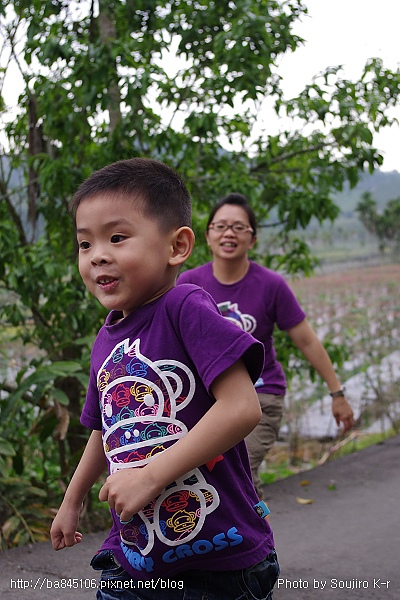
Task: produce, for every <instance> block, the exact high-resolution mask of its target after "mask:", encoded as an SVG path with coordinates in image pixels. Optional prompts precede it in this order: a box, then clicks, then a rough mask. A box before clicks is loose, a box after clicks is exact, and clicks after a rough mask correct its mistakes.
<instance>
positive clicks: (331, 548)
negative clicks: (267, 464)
mask: <svg viewBox="0 0 400 600" xmlns="http://www.w3.org/2000/svg"><path fill="white" fill-rule="evenodd" d="M399 455H400V436H396V437H394V438H392V439H390V440H387V441H385V442H384V443H382V444H379V445H377V446H371V447H369V448H366V449H365V450H361V451H359V452H356V453H354V454H351V455H348V456H344V457H342V458H338V459H337V460H334V461H331V462H328V463H325V464H324V465H322V466H320V467H317V468H315V469H312V470H311V471H307V472H305V473H301V474H298V475H294V476H292V477H289V478H288V479H285V480H282V481H278V482H276V483H274V484H272V485H270V486H268V487H267V488H266V493H267V496H269V498H270V499H269V500H268V505H269V507H270V509H271V515H270V517H269V518H270V522H271V525H272V527H273V529H274V534H275V541H276V547H277V551H278V554H279V560H280V564H281V574H280V578H279V581H278V583H277V585H276V588H275V592H274V600H370V599H371V598H373V599H374V600H376V599H378V600H398V599H399V598H400V570H399V566H398V557H399V551H400V527H399V503H398V499H399V498H400V469H399V466H398V464H399ZM305 482H307V485H304V483H305ZM299 500H300V501H301V502H302V503H300V502H299ZM306 502H308V503H306ZM103 538H104V534H103V533H96V534H89V535H85V536H84V540H83V541H82V543H81V544H78V545H77V546H75V547H74V548H67V549H65V550H62V551H60V552H54V551H53V550H52V548H51V545H50V543H40V544H34V545H33V546H26V547H23V548H15V549H13V550H9V551H6V552H3V553H0V573H1V576H0V597H1V598H2V600H12V599H13V598H15V599H18V600H46V599H48V600H80V598H95V595H96V587H97V575H96V573H95V572H94V571H93V570H92V569H91V568H90V567H89V561H90V559H91V557H92V555H93V554H94V552H96V551H97V550H98V548H99V547H100V544H101V542H102V540H103Z"/></svg>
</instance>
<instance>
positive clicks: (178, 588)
mask: <svg viewBox="0 0 400 600" xmlns="http://www.w3.org/2000/svg"><path fill="white" fill-rule="evenodd" d="M91 565H92V567H93V568H94V569H96V570H102V574H101V577H100V581H99V589H98V591H97V595H96V598H97V600H271V599H272V588H273V587H274V584H275V582H276V580H277V578H278V575H279V564H278V560H277V556H276V552H275V551H272V552H271V553H270V554H269V555H268V556H267V557H266V558H265V559H264V560H263V561H261V562H260V563H258V564H257V565H254V566H252V567H248V568H246V569H240V570H238V571H185V572H183V573H180V574H179V575H174V576H173V577H171V578H168V579H160V578H154V579H152V580H149V581H137V580H135V579H133V578H132V577H131V576H130V575H129V574H128V573H127V572H126V571H124V569H123V568H122V567H121V566H119V565H118V564H117V563H116V561H115V559H114V555H113V553H112V552H111V551H110V550H103V551H102V552H100V553H99V554H96V556H95V557H94V558H93V559H92V562H91Z"/></svg>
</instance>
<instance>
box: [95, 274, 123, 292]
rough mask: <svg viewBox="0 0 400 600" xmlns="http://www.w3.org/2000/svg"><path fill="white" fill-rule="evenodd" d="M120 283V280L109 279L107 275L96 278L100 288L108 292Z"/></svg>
mask: <svg viewBox="0 0 400 600" xmlns="http://www.w3.org/2000/svg"><path fill="white" fill-rule="evenodd" d="M117 283H118V279H116V278H115V277H107V276H105V275H100V276H99V277H96V284H97V285H98V286H100V287H101V288H102V289H103V290H108V289H111V288H114V287H115V286H116V284H117Z"/></svg>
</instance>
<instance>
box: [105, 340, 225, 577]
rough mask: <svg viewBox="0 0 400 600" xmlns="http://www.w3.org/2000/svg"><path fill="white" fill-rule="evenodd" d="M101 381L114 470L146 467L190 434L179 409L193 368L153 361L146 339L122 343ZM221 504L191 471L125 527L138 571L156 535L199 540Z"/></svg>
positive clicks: (167, 540) (172, 541) (188, 396)
mask: <svg viewBox="0 0 400 600" xmlns="http://www.w3.org/2000/svg"><path fill="white" fill-rule="evenodd" d="M97 386H98V389H99V394H100V407H101V411H102V422H103V445H104V452H105V455H106V457H107V460H108V462H109V466H110V474H112V473H114V472H115V471H116V470H118V469H124V468H132V467H143V466H145V465H146V464H148V463H149V462H150V461H151V460H152V459H153V458H154V456H155V455H156V454H157V453H159V452H162V451H164V450H166V449H167V448H168V447H169V446H171V445H172V444H173V443H175V442H176V441H177V440H178V439H179V438H181V437H182V436H184V435H185V434H186V433H187V427H186V425H185V423H184V422H183V421H181V420H179V419H178V417H177V414H178V413H179V411H181V410H182V409H183V408H185V407H186V406H187V405H188V404H189V403H190V401H191V400H192V398H193V394H194V390H195V379H194V376H193V373H192V372H191V370H190V369H189V368H188V367H187V366H186V365H184V364H183V363H181V362H179V361H173V360H157V361H151V360H150V359H149V358H147V357H146V356H144V355H143V354H141V352H140V340H139V339H136V340H135V341H134V342H133V343H132V344H129V339H125V340H124V341H123V342H122V343H119V344H118V345H116V346H115V348H114V349H113V351H112V352H111V353H110V354H109V356H108V357H107V358H106V360H105V361H104V363H103V365H102V366H101V368H100V369H99V372H98V375H97ZM218 505H219V496H218V493H217V491H216V489H215V488H214V487H213V486H212V485H210V484H208V483H207V481H206V479H205V478H204V476H203V474H202V472H201V471H200V470H199V469H194V470H193V471H191V472H190V473H187V474H186V475H184V476H183V477H181V478H179V479H178V480H177V481H175V482H173V483H172V484H171V485H170V486H168V488H166V489H165V490H164V491H163V492H162V494H161V495H160V496H158V498H156V499H155V500H154V501H153V502H152V503H151V504H149V505H147V506H146V507H145V508H144V509H143V510H142V511H140V512H139V513H138V514H137V515H135V516H134V517H133V519H132V520H131V521H130V522H129V523H127V524H126V525H123V527H122V529H121V547H122V549H123V551H124V554H125V556H126V558H127V560H128V561H129V562H130V563H131V564H132V565H133V566H134V567H135V568H137V563H138V552H137V551H138V550H139V551H140V553H141V556H146V555H147V554H148V553H149V552H150V551H151V549H152V548H153V545H154V541H155V537H157V538H158V539H159V540H161V541H162V542H163V543H164V544H166V545H167V546H172V547H173V546H176V545H179V544H181V543H182V541H183V540H184V541H188V540H191V539H193V538H194V537H195V536H196V535H197V534H198V533H199V532H200V531H201V529H202V527H203V524H204V521H205V519H206V516H207V514H209V513H210V512H212V511H214V510H215V509H216V508H217V506H218Z"/></svg>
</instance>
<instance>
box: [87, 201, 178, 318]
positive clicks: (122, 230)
mask: <svg viewBox="0 0 400 600" xmlns="http://www.w3.org/2000/svg"><path fill="white" fill-rule="evenodd" d="M140 206H141V202H140V200H139V202H135V201H134V200H132V201H131V200H127V199H126V198H124V197H122V196H121V197H120V196H118V195H116V194H115V195H113V196H112V197H109V196H107V195H100V196H93V197H91V198H87V199H85V200H83V201H82V203H81V204H80V205H79V207H78V209H77V212H76V230H77V238H78V245H79V272H80V274H81V277H82V279H83V281H84V283H85V285H86V287H87V288H88V290H89V291H90V292H91V293H92V294H93V295H94V296H95V297H96V298H97V299H98V300H99V302H101V304H102V305H103V306H104V307H105V308H107V309H109V310H113V309H114V310H120V311H122V312H123V315H124V317H126V316H127V315H128V314H129V313H131V312H132V311H133V310H135V308H138V307H139V306H141V305H143V304H147V303H149V302H151V301H153V300H155V299H156V298H159V297H160V296H162V295H163V294H164V293H165V292H166V291H168V290H169V289H170V288H171V287H172V286H173V285H174V282H175V276H176V271H175V269H174V268H172V267H171V266H170V264H169V260H170V257H171V252H172V238H173V234H174V231H171V232H169V233H163V232H162V231H161V230H160V227H159V225H158V222H157V221H156V220H154V219H151V218H149V217H146V216H145V215H144V214H143V211H142V210H141V209H140Z"/></svg>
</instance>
